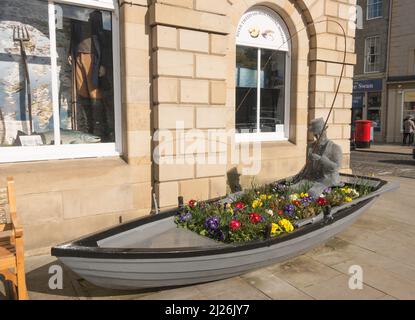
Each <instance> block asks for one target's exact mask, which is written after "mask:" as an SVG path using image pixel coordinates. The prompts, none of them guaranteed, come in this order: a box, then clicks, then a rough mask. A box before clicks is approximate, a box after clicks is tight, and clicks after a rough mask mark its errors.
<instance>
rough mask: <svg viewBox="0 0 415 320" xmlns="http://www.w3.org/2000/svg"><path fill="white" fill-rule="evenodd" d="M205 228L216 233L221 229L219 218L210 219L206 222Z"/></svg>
mask: <svg viewBox="0 0 415 320" xmlns="http://www.w3.org/2000/svg"><path fill="white" fill-rule="evenodd" d="M205 228H206V229H207V230H208V231H216V230H217V229H218V228H219V218H218V217H209V218H207V219H206V221H205Z"/></svg>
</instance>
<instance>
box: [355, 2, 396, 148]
mask: <svg viewBox="0 0 415 320" xmlns="http://www.w3.org/2000/svg"><path fill="white" fill-rule="evenodd" d="M389 2H390V0H358V1H357V5H358V6H360V7H361V8H362V22H363V25H362V27H363V28H362V29H357V30H356V54H357V61H356V66H355V69H354V82H353V103H352V123H353V124H354V122H355V121H356V120H372V121H373V122H374V123H373V127H374V128H373V129H374V141H376V142H380V141H383V140H384V139H385V136H386V130H387V129H386V109H387V103H386V101H387V99H386V79H387V54H388V50H387V47H388V32H389V5H390V3H389Z"/></svg>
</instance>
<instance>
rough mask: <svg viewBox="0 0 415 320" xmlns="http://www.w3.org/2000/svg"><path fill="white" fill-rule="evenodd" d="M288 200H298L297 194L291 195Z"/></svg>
mask: <svg viewBox="0 0 415 320" xmlns="http://www.w3.org/2000/svg"><path fill="white" fill-rule="evenodd" d="M290 200H291V201H294V200H298V194H297V193H293V194H292V195H290Z"/></svg>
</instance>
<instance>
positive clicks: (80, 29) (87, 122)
mask: <svg viewBox="0 0 415 320" xmlns="http://www.w3.org/2000/svg"><path fill="white" fill-rule="evenodd" d="M106 38H107V37H106V35H105V32H104V30H103V25H102V14H101V12H100V11H98V10H95V11H93V12H91V13H90V15H89V20H88V21H86V22H85V21H80V20H72V24H71V43H70V50H69V52H70V56H69V63H70V64H73V63H74V68H73V72H74V73H75V79H76V94H77V96H78V101H79V107H80V110H79V112H78V119H76V121H77V124H78V130H80V131H83V132H88V133H91V134H94V135H97V136H99V137H103V136H104V135H105V133H106V131H107V122H109V121H108V119H106V110H105V108H104V104H103V92H102V90H103V88H102V84H103V81H102V80H103V79H104V77H105V75H106V73H107V69H108V66H110V64H108V63H111V62H110V59H109V57H107V56H108V54H107V53H106V52H107V51H108V48H110V46H108V44H107V39H106Z"/></svg>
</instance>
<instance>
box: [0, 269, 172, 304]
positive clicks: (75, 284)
mask: <svg viewBox="0 0 415 320" xmlns="http://www.w3.org/2000/svg"><path fill="white" fill-rule="evenodd" d="M56 265H59V266H61V267H62V270H63V288H62V289H55V290H53V289H51V288H50V287H49V280H50V278H51V277H52V276H53V274H49V269H50V267H51V266H56ZM26 282H27V289H28V291H29V295H30V298H31V299H35V300H37V299H48V300H49V299H57V300H59V299H65V300H66V299H68V300H71V299H115V300H117V299H134V298H139V297H142V296H145V295H149V294H152V293H157V292H158V291H161V290H165V289H174V288H172V287H169V288H150V289H138V290H115V289H106V288H101V287H97V286H95V285H94V284H92V283H90V282H88V281H86V280H84V279H82V278H80V277H79V276H78V275H76V274H75V273H74V272H73V271H71V270H69V269H68V268H66V267H65V266H64V265H63V264H62V263H60V262H59V261H53V262H50V263H48V264H45V265H42V266H41V267H38V268H36V269H34V270H31V271H29V272H28V273H27V274H26ZM0 294H1V292H0ZM0 300H1V297H0Z"/></svg>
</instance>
